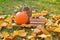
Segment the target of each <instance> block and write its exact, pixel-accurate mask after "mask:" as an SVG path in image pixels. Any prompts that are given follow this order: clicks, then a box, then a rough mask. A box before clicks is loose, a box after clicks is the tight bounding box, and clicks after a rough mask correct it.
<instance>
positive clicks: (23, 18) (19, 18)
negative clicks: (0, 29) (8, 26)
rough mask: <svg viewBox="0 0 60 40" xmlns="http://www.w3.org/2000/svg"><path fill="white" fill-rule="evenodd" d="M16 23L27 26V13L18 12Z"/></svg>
mask: <svg viewBox="0 0 60 40" xmlns="http://www.w3.org/2000/svg"><path fill="white" fill-rule="evenodd" d="M15 21H16V23H17V24H25V23H27V22H28V15H27V13H26V12H25V11H23V12H18V13H17V14H16V16H15Z"/></svg>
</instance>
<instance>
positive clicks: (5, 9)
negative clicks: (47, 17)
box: [0, 0, 60, 15]
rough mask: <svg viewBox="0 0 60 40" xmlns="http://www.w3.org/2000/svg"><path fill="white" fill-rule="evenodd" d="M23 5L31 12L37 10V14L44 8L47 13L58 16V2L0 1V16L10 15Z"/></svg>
mask: <svg viewBox="0 0 60 40" xmlns="http://www.w3.org/2000/svg"><path fill="white" fill-rule="evenodd" d="M23 5H26V6H29V7H31V9H32V10H34V9H37V10H38V12H41V10H43V9H44V8H45V9H47V10H48V11H49V13H51V12H53V13H54V14H57V15H59V14H60V0H0V15H1V14H12V13H13V12H14V11H15V10H18V9H19V8H20V7H22V6H23Z"/></svg>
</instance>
